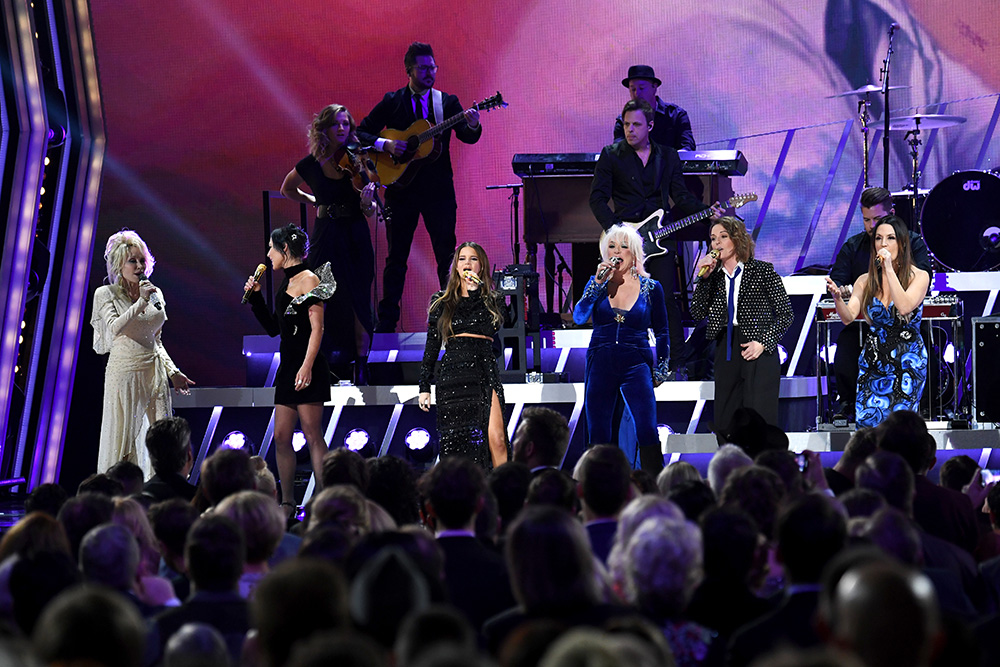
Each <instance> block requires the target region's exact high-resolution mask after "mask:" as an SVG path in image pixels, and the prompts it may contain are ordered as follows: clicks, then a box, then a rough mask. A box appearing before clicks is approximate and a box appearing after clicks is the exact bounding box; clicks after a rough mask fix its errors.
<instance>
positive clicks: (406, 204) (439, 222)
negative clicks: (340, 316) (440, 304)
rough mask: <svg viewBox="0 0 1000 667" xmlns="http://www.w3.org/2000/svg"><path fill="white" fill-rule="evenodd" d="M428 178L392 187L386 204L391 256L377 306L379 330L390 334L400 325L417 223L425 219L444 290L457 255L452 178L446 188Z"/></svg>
mask: <svg viewBox="0 0 1000 667" xmlns="http://www.w3.org/2000/svg"><path fill="white" fill-rule="evenodd" d="M427 181H428V179H420V178H418V179H416V180H414V181H413V182H412V183H410V184H409V185H407V186H406V187H405V188H401V189H396V190H394V189H393V188H389V190H388V191H387V192H386V197H385V199H386V204H388V206H389V209H390V215H391V221H390V222H388V223H386V226H385V229H386V238H387V240H388V244H389V254H388V255H387V256H386V258H385V270H384V271H383V273H382V300H381V301H380V302H379V304H378V326H377V327H376V331H379V332H383V333H391V332H393V331H395V329H396V324H397V322H399V315H400V302H401V301H402V298H403V287H404V286H405V284H406V268H407V262H408V261H409V258H410V246H411V245H412V244H413V234H414V232H416V231H417V221H418V219H419V218H420V217H421V216H423V219H424V227H426V228H427V234H428V235H429V236H430V237H431V247H432V248H433V250H434V259H435V260H436V262H437V273H438V280H439V282H440V284H441V289H444V287H445V285H446V284H447V283H448V271H449V269H450V268H451V258H452V255H454V253H455V224H456V220H457V212H458V205H457V204H456V203H455V188H454V185H453V184H452V182H451V180H450V178H449V179H448V181H447V184H446V185H441V184H437V185H436V186H432V185H429V184H428V183H427Z"/></svg>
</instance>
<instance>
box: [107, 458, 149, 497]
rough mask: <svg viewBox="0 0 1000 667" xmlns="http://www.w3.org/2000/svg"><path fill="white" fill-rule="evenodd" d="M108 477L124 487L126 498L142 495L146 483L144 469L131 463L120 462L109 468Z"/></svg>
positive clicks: (123, 492) (123, 491) (123, 493)
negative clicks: (143, 484)
mask: <svg viewBox="0 0 1000 667" xmlns="http://www.w3.org/2000/svg"><path fill="white" fill-rule="evenodd" d="M107 475H108V477H110V478H111V479H114V480H117V481H118V482H119V483H120V484H121V485H122V495H125V496H132V495H135V494H138V493H142V483H143V482H145V481H146V480H145V475H144V473H143V472H142V468H140V467H139V466H137V465H136V464H134V463H132V462H131V461H119V462H118V463H116V464H114V465H113V466H111V467H110V468H108V472H107Z"/></svg>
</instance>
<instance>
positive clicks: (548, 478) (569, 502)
mask: <svg viewBox="0 0 1000 667" xmlns="http://www.w3.org/2000/svg"><path fill="white" fill-rule="evenodd" d="M524 502H525V504H526V505H550V506H552V507H560V508H562V509H564V510H566V511H567V512H570V513H571V514H576V512H577V511H578V510H579V498H578V496H577V493H576V482H574V481H573V478H572V477H570V476H569V475H567V474H566V473H564V472H563V471H562V470H556V469H555V468H549V469H547V470H542V471H540V472H538V473H537V474H535V476H534V478H533V479H532V480H531V484H530V485H529V486H528V496H527V497H526V498H525V499H524Z"/></svg>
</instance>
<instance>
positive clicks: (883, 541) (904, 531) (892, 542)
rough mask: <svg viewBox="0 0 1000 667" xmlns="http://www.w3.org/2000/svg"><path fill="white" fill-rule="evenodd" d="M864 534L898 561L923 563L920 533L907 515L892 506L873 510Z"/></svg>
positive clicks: (910, 563)
mask: <svg viewBox="0 0 1000 667" xmlns="http://www.w3.org/2000/svg"><path fill="white" fill-rule="evenodd" d="M864 536H865V538H867V539H868V541H869V542H871V543H872V544H874V545H875V546H877V547H878V548H879V549H881V550H882V551H884V552H885V553H886V554H887V555H889V556H892V557H893V558H895V559H896V560H898V561H899V562H900V563H905V564H906V565H912V566H914V567H920V566H922V565H923V563H924V554H923V547H921V545H920V533H919V532H918V531H917V528H916V526H915V525H913V521H911V520H910V519H909V517H907V516H905V515H904V514H903V513H902V512H900V511H899V510H897V509H895V508H893V507H883V508H882V509H880V510H879V511H877V512H875V514H874V515H872V517H871V518H870V519H869V520H868V524H867V529H866V530H865V532H864Z"/></svg>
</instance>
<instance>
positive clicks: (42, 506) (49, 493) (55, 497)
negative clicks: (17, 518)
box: [24, 482, 69, 516]
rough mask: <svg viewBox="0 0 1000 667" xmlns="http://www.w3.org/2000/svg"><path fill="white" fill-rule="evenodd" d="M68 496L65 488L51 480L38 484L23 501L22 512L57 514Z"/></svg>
mask: <svg viewBox="0 0 1000 667" xmlns="http://www.w3.org/2000/svg"><path fill="white" fill-rule="evenodd" d="M68 498H69V494H68V493H66V489H64V488H62V487H61V486H59V485H58V484H54V483H52V482H47V483H45V484H39V485H38V486H36V487H35V488H34V490H33V491H32V492H31V493H29V494H28V498H27V500H25V501H24V513H25V514H31V513H32V512H46V513H48V514H51V515H52V516H58V515H59V510H61V509H62V506H63V504H64V503H65V502H66V500H67V499H68Z"/></svg>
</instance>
